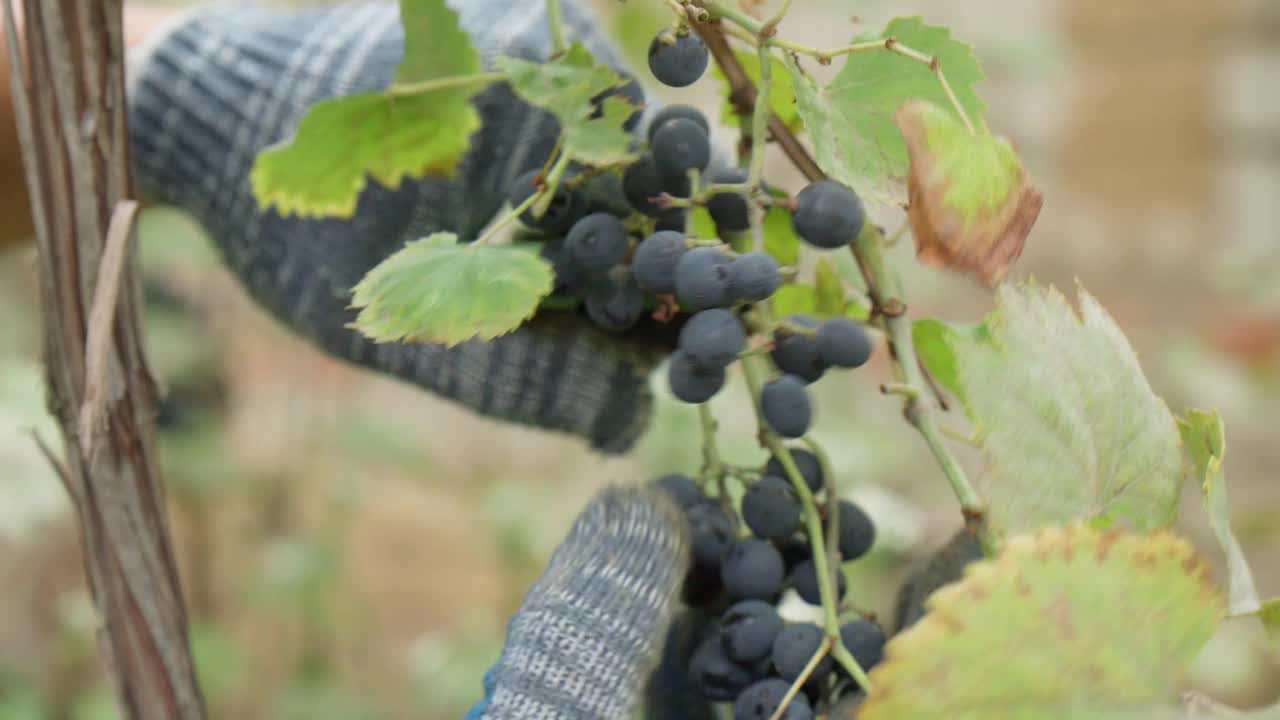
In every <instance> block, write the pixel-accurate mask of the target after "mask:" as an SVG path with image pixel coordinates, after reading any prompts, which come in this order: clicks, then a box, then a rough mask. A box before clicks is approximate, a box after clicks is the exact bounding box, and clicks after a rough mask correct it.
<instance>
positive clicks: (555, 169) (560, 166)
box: [533, 152, 569, 218]
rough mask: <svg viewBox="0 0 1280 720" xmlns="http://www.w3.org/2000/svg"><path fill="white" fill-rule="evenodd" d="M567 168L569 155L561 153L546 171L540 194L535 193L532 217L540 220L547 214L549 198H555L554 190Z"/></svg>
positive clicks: (558, 185) (549, 204)
mask: <svg viewBox="0 0 1280 720" xmlns="http://www.w3.org/2000/svg"><path fill="white" fill-rule="evenodd" d="M568 168H569V153H567V152H561V153H560V156H559V157H557V158H556V162H555V164H554V165H552V166H551V169H550V170H548V171H547V174H546V176H545V177H544V178H543V188H542V192H539V193H535V194H534V197H535V198H536V199H537V201H536V202H535V204H534V205H533V216H534V217H535V218H540V217H542V216H543V214H545V213H546V212H547V208H548V207H550V206H551V198H553V197H555V194H556V189H557V188H558V187H560V180H561V179H562V178H564V172H565V170H567V169H568Z"/></svg>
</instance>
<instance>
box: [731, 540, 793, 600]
mask: <svg viewBox="0 0 1280 720" xmlns="http://www.w3.org/2000/svg"><path fill="white" fill-rule="evenodd" d="M784 570H785V568H784V567H783V565H782V555H780V554H779V553H778V549H777V548H775V547H774V546H773V545H771V544H769V543H768V542H765V541H764V540H759V539H756V538H743V539H741V540H738V541H736V542H734V543H733V545H731V546H730V547H729V551H728V552H727V553H726V554H725V556H724V559H723V560H721V561H720V582H722V583H724V588H725V590H728V591H729V594H730V595H732V596H733V597H735V598H738V599H740V600H770V599H772V598H773V597H774V596H775V595H777V594H778V591H779V590H780V589H781V588H782V578H783V572H784Z"/></svg>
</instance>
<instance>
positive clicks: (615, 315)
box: [586, 275, 644, 332]
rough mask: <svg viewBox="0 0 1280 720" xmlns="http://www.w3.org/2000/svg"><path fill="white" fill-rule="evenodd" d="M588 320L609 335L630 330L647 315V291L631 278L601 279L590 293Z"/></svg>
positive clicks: (588, 297)
mask: <svg viewBox="0 0 1280 720" xmlns="http://www.w3.org/2000/svg"><path fill="white" fill-rule="evenodd" d="M586 305H587V317H589V318H591V322H593V323H595V324H596V325H597V326H598V327H600V328H602V329H604V330H608V331H609V332H622V331H624V330H629V329H631V327H632V326H633V325H635V324H636V322H638V321H639V320H640V316H641V315H643V314H644V291H643V290H641V289H640V286H639V285H636V281H635V280H633V279H632V278H631V276H630V275H627V276H626V277H625V278H623V279H622V280H616V279H614V278H611V277H603V278H600V279H598V280H597V281H596V282H595V283H594V284H593V285H592V286H591V291H590V292H588V293H587V303H586Z"/></svg>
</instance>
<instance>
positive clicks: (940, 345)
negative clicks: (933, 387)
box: [911, 318, 991, 403]
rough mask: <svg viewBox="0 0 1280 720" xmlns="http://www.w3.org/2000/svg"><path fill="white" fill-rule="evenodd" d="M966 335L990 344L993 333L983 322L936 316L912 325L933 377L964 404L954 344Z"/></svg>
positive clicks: (916, 343) (913, 332)
mask: <svg viewBox="0 0 1280 720" xmlns="http://www.w3.org/2000/svg"><path fill="white" fill-rule="evenodd" d="M965 338H967V339H969V340H971V341H973V342H977V343H984V342H985V343H989V342H991V333H990V332H989V331H988V330H987V324H986V323H983V322H979V323H972V324H968V325H960V324H955V323H949V322H945V321H943V320H937V319H935V318H923V319H921V320H916V321H915V322H913V323H912V324H911V341H912V344H914V345H915V348H916V354H917V355H919V356H920V361H921V362H923V363H924V366H925V368H926V369H927V370H928V371H929V374H930V375H932V376H933V379H934V380H937V381H938V384H940V385H942V387H943V388H945V389H946V391H947V392H949V393H951V394H952V395H954V396H956V398H957V399H958V400H960V402H961V403H964V402H965V397H964V388H963V387H961V385H960V375H959V371H958V370H957V368H956V356H955V352H954V351H953V350H952V349H951V343H952V342H954V341H955V340H957V339H965Z"/></svg>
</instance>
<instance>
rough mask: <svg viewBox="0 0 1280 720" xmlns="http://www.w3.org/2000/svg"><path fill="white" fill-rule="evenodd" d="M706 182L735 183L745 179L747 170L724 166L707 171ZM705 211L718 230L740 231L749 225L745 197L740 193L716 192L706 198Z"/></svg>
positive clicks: (718, 183) (742, 181)
mask: <svg viewBox="0 0 1280 720" xmlns="http://www.w3.org/2000/svg"><path fill="white" fill-rule="evenodd" d="M706 177H707V182H708V183H711V184H715V185H737V184H740V183H744V182H746V181H747V171H746V170H745V169H743V168H740V167H733V166H730V167H724V168H718V169H716V170H712V171H711V172H709V173H707V176H706ZM707 212H709V213H711V219H712V220H714V221H715V223H716V227H717V228H718V229H720V230H728V231H730V232H741V231H743V230H746V229H748V228H750V227H751V217H750V214H749V213H748V208H747V199H746V198H744V197H743V196H742V193H736V192H727V191H726V192H718V193H716V194H714V195H712V196H711V197H710V198H709V199H708V200H707Z"/></svg>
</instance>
